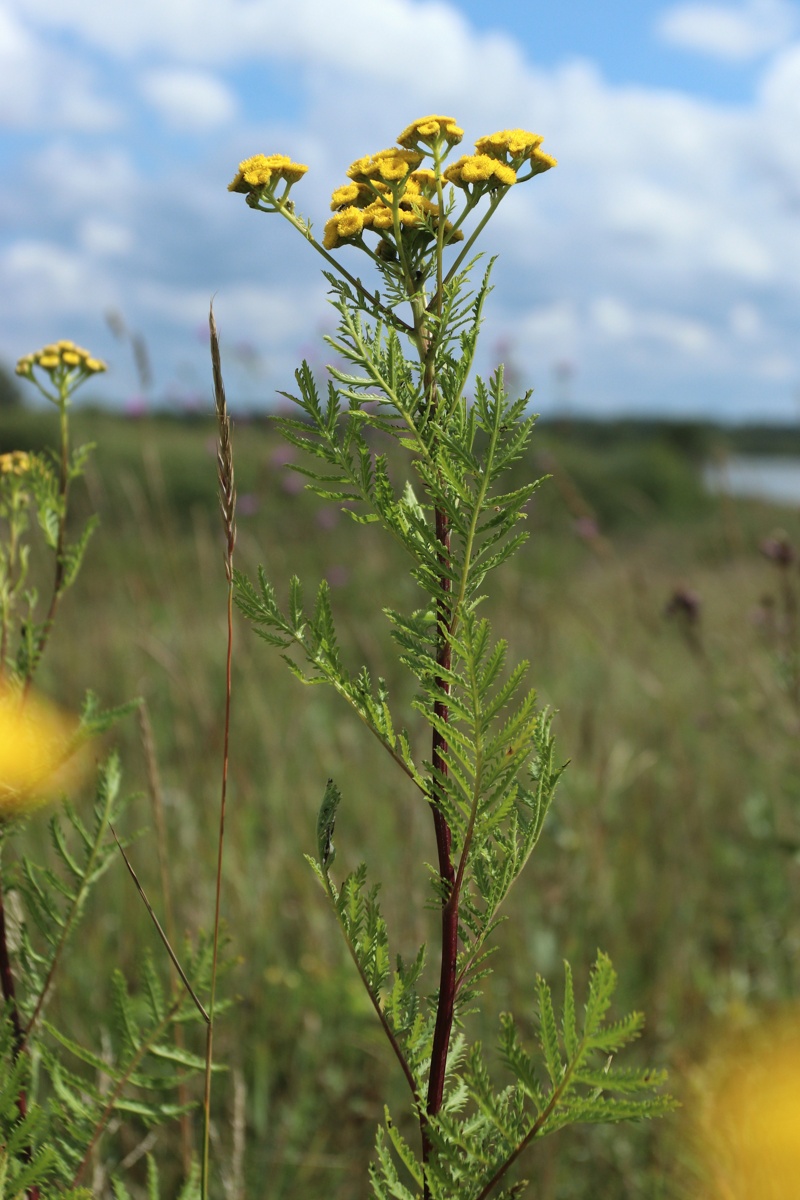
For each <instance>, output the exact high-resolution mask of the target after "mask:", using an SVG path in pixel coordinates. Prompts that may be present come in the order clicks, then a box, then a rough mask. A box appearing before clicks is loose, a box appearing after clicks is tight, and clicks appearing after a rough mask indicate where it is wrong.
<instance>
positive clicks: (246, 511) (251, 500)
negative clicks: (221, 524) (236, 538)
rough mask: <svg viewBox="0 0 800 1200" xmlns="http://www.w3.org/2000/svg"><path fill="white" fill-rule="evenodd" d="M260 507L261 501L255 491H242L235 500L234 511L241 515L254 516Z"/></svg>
mask: <svg viewBox="0 0 800 1200" xmlns="http://www.w3.org/2000/svg"><path fill="white" fill-rule="evenodd" d="M260 507H261V501H260V500H259V498H258V496H257V495H256V494H255V492H242V494H241V496H239V498H238V499H237V501H236V511H237V512H238V514H239V516H241V517H252V516H254V515H255V514H256V513H257V512H258V510H259V508H260Z"/></svg>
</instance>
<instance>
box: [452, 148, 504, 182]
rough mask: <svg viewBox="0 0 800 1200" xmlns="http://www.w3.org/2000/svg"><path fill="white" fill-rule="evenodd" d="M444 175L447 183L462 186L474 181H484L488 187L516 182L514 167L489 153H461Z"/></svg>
mask: <svg viewBox="0 0 800 1200" xmlns="http://www.w3.org/2000/svg"><path fill="white" fill-rule="evenodd" d="M444 177H445V179H446V180H447V181H448V183H454V184H455V185H456V187H463V188H466V187H469V186H470V184H476V183H485V184H487V185H488V186H489V187H511V185H512V184H514V183H516V182H517V173H516V171H515V170H514V168H513V167H510V166H508V164H507V163H504V162H501V161H500V160H499V159H498V158H492V157H491V155H489V154H465V155H463V156H462V157H461V158H459V160H458V162H454V163H453V164H452V166H449V167H448V168H447V170H446V171H445V173H444Z"/></svg>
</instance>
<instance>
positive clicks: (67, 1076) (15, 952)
mask: <svg viewBox="0 0 800 1200" xmlns="http://www.w3.org/2000/svg"><path fill="white" fill-rule="evenodd" d="M104 370H105V364H104V363H102V362H100V360H99V359H96V358H94V357H93V356H92V355H91V354H89V352H88V351H86V350H82V349H81V348H80V347H78V346H76V345H75V344H74V343H73V342H70V341H60V342H56V343H54V344H53V345H49V346H45V347H44V349H43V350H40V351H37V352H36V353H35V354H29V355H26V356H25V357H24V358H22V359H20V361H19V363H18V364H17V373H18V374H19V375H21V376H23V377H24V378H26V379H28V380H29V381H30V382H31V383H32V384H33V385H34V386H35V387H36V388H37V389H38V390H39V391H40V392H41V393H42V395H43V396H45V397H46V399H47V400H48V401H50V402H51V403H52V404H53V405H54V406H55V407H56V409H57V411H58V418H59V423H58V424H59V434H60V438H59V448H58V450H57V451H56V452H54V453H53V454H39V453H37V454H29V453H28V452H26V451H22V450H11V451H9V452H7V453H5V454H2V455H0V989H1V990H2V997H3V1011H2V1013H0V1197H8V1198H9V1200H11V1198H12V1197H13V1200H51V1198H52V1197H55V1196H60V1197H63V1198H64V1200H67V1198H69V1200H91V1198H92V1196H93V1195H94V1196H98V1197H99V1196H100V1195H103V1196H109V1195H111V1194H112V1192H111V1189H112V1188H113V1195H114V1197H115V1200H125V1197H127V1195H128V1193H127V1192H126V1190H125V1187H124V1184H123V1183H122V1182H121V1181H120V1180H119V1179H118V1178H113V1176H114V1175H115V1174H118V1172H119V1165H118V1164H119V1159H120V1155H119V1153H118V1152H116V1151H115V1149H114V1144H113V1138H112V1137H111V1136H110V1134H109V1129H110V1128H112V1127H114V1128H119V1127H120V1126H121V1125H122V1123H123V1122H124V1123H125V1126H126V1128H127V1130H128V1132H127V1133H126V1134H125V1138H126V1140H127V1139H128V1137H129V1134H130V1132H131V1130H134V1131H135V1129H136V1127H137V1126H138V1128H139V1130H140V1140H141V1138H143V1137H144V1136H146V1131H147V1129H148V1128H149V1127H152V1126H153V1125H160V1124H164V1123H165V1122H167V1121H171V1120H173V1119H174V1117H175V1115H176V1113H179V1112H180V1111H181V1109H180V1106H179V1105H176V1103H175V1091H176V1087H177V1088H178V1089H179V1090H180V1089H181V1088H182V1087H183V1085H184V1080H185V1077H186V1074H187V1072H191V1071H192V1070H198V1071H200V1070H203V1069H204V1067H205V1060H204V1059H203V1058H202V1057H198V1056H195V1055H193V1054H191V1053H189V1051H188V1050H187V1049H185V1047H184V1043H183V1038H182V1036H181V1033H180V1030H176V1023H183V1022H186V1021H187V1020H188V1021H191V1020H200V1019H203V1018H204V1010H203V1008H202V1005H201V1004H200V1002H199V1001H198V1000H197V991H198V990H199V991H202V989H203V986H204V984H205V983H206V982H207V981H208V979H209V977H210V973H211V952H210V946H205V945H202V946H201V947H200V948H199V949H198V950H194V951H193V950H191V949H190V948H187V951H186V959H187V961H186V963H185V969H184V970H183V977H182V978H183V981H182V982H180V981H178V979H177V977H176V978H175V983H174V986H173V987H172V988H171V989H170V988H168V987H165V985H164V982H163V980H162V978H161V973H160V972H159V971H158V970H157V969H156V967H155V965H154V963H153V962H152V961H151V960H150V959H149V958H148V957H146V956H144V957H143V959H142V966H141V977H140V979H139V980H138V981H137V982H136V984H135V985H133V986H130V987H129V985H128V983H126V981H125V979H124V977H123V976H122V974H121V972H119V971H110V972H109V976H110V978H109V985H110V988H111V991H112V994H113V1004H112V1005H111V1006H110V1011H109V1012H108V1013H107V1015H106V1018H105V1023H106V1024H107V1027H108V1028H107V1032H106V1033H104V1034H103V1038H102V1041H101V1040H100V1039H99V1038H98V1044H97V1045H93V1046H86V1045H83V1044H81V1043H80V1042H79V1040H78V1039H77V1037H76V1035H75V1032H74V1030H71V1029H64V1028H62V1027H60V1026H57V1025H56V1024H55V1023H54V1022H52V1021H51V1020H49V1019H48V1002H49V1000H50V999H51V997H52V995H53V992H54V990H55V989H57V988H58V984H59V979H60V976H61V972H62V968H63V965H64V962H65V959H66V955H67V953H68V952H69V949H70V943H71V941H72V939H73V936H74V934H75V931H76V929H77V927H78V925H79V923H80V920H81V918H82V916H83V913H84V910H85V907H86V901H87V898H88V895H89V892H90V891H91V889H92V888H93V887H94V885H95V884H96V883H97V882H98V881H99V880H100V879H101V877H102V876H103V875H104V873H105V871H106V870H107V868H108V867H109V866H110V865H111V863H112V862H114V861H115V860H116V859H118V857H119V855H118V851H117V846H116V844H115V841H114V837H113V836H112V831H111V828H110V827H111V825H112V822H116V820H117V819H118V818H119V816H120V815H121V813H122V810H123V808H124V807H125V804H126V800H125V799H124V797H123V795H122V794H121V791H120V769H119V762H118V760H117V757H116V755H114V754H113V753H112V754H110V755H109V756H108V757H106V758H105V759H104V760H103V761H101V763H100V765H99V768H98V771H97V782H96V785H95V789H94V803H93V805H92V804H91V803H90V804H88V805H85V806H82V807H81V808H78V807H77V806H76V807H73V805H72V804H70V803H69V802H68V801H66V798H65V790H66V789H67V788H69V789H70V790H71V789H73V788H75V787H77V785H78V783H80V779H79V777H78V774H77V772H76V771H75V769H74V766H75V762H76V756H77V757H78V758H79V754H80V751H81V748H82V747H85V746H86V743H87V742H88V741H89V739H90V738H92V737H93V736H94V735H96V734H99V733H102V732H104V731H105V730H107V729H109V728H110V727H111V725H112V724H113V723H114V721H115V720H116V719H117V718H118V717H119V716H121V715H122V714H123V713H125V712H127V711H129V709H130V708H131V707H133V706H132V705H126V706H123V707H121V708H119V709H117V710H115V711H102V710H101V708H100V706H99V703H98V701H97V699H96V698H95V697H94V696H92V695H91V694H90V695H89V696H88V697H87V698H86V701H85V703H84V706H83V710H82V712H81V714H80V717H79V718H75V719H70V718H67V717H65V716H64V715H63V714H61V713H59V712H58V711H57V710H56V709H55V708H54V707H53V706H52V705H50V704H47V703H46V702H45V701H44V700H43V699H42V698H41V697H39V696H37V694H36V693H35V692H34V691H32V690H31V684H32V682H33V679H34V675H35V674H36V672H37V669H38V668H39V666H40V663H41V661H42V658H43V656H44V654H45V651H46V649H47V646H48V642H49V639H50V634H51V632H52V629H53V625H54V622H55V619H56V616H57V613H58V610H59V606H60V603H61V600H62V598H63V595H64V593H65V592H66V590H67V589H68V588H69V587H70V585H71V584H72V583H73V582H74V580H75V577H76V575H77V573H78V570H79V568H80V565H81V561H82V558H83V555H84V551H85V549H86V546H87V543H88V540H89V536H90V534H91V531H92V528H93V526H94V521H90V522H89V523H88V525H87V526H85V527H84V529H83V530H82V531H81V532H79V533H78V534H77V535H75V536H73V535H72V534H71V532H70V529H69V525H70V522H69V520H68V517H69V513H68V501H69V497H70V492H71V487H72V484H73V483H74V482H75V480H76V479H77V478H78V477H79V476H80V475H81V474H82V471H83V467H84V464H85V462H86V458H87V455H88V453H89V451H90V450H91V447H81V448H79V449H78V450H76V451H74V452H73V451H71V449H70V438H69V412H70V404H71V401H72V397H73V395H74V393H75V390H76V389H77V388H78V387H79V386H80V385H81V384H83V383H84V382H85V381H86V380H88V379H89V378H90V377H92V376H94V375H96V374H98V373H100V372H102V371H104ZM37 525H38V526H39V529H40V532H41V535H42V538H43V541H44V543H45V549H46V551H47V554H48V555H49V562H48V561H47V559H45V561H44V563H43V565H42V570H41V571H39V572H38V574H41V573H42V571H44V575H43V577H44V578H45V579H47V580H49V586H48V588H47V590H46V591H45V593H44V596H43V599H42V601H41V603H40V600H39V596H38V594H37V591H36V588H35V587H34V586H33V583H32V579H31V576H32V575H33V574H37V573H36V572H33V570H32V569H29V568H30V567H31V535H32V534H33V533H34V530H35V528H36V526H37ZM70 767H72V768H73V769H72V770H71V771H70V769H69V768H70ZM57 799H61V800H63V801H64V804H63V807H62V810H61V811H58V812H57V813H56V815H54V816H53V817H52V818H51V820H50V841H51V853H50V854H49V856H47V855H45V856H41V855H39V854H37V855H36V857H32V856H31V855H30V854H29V853H27V852H26V846H25V837H24V835H25V821H26V818H27V817H28V815H29V814H30V813H31V812H32V811H34V810H35V809H36V808H38V806H39V805H40V804H41V803H42V802H43V801H44V800H50V801H55V800H57ZM98 1032H99V1031H98ZM87 1185H91V1187H89V1186H87ZM148 1185H149V1191H148V1194H149V1195H150V1196H152V1197H157V1195H158V1184H157V1178H156V1174H155V1167H154V1165H152V1164H151V1165H150V1168H149V1171H148ZM198 1193H199V1170H195V1171H194V1173H193V1174H192V1172H191V1170H190V1171H189V1177H188V1180H187V1183H186V1186H185V1188H184V1191H183V1193H182V1200H192V1198H193V1197H196V1196H197V1195H198Z"/></svg>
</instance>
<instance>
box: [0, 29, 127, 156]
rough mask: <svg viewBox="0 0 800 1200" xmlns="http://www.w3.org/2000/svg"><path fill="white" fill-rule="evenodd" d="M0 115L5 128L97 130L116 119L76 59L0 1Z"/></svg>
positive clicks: (112, 107)
mask: <svg viewBox="0 0 800 1200" xmlns="http://www.w3.org/2000/svg"><path fill="white" fill-rule="evenodd" d="M0 113H2V123H3V124H4V125H5V126H6V127H7V128H10V129H30V128H32V127H36V126H42V125H49V127H50V128H51V129H73V130H83V131H86V132H100V131H104V130H108V129H112V128H114V127H115V126H116V125H117V124H118V123H119V120H120V113H119V109H118V107H117V105H115V104H114V103H113V102H111V101H110V100H108V99H107V98H105V97H103V96H101V95H99V94H98V92H97V90H96V87H95V84H94V81H93V79H92V73H91V71H90V70H89V69H88V68H87V67H86V65H85V64H84V63H82V62H81V61H79V60H78V59H76V58H74V57H73V56H70V55H68V54H66V53H64V52H63V51H61V50H58V49H55V48H53V47H52V46H50V45H48V44H47V43H46V42H43V41H41V40H40V39H39V38H37V37H36V36H35V35H34V34H33V32H32V31H31V30H30V29H29V28H28V27H27V26H26V25H25V23H24V22H23V21H22V20H18V19H17V18H16V17H15V15H14V13H13V12H12V11H11V9H10V8H5V7H3V6H2V5H0Z"/></svg>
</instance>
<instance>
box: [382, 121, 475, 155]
mask: <svg viewBox="0 0 800 1200" xmlns="http://www.w3.org/2000/svg"><path fill="white" fill-rule="evenodd" d="M463 136H464V130H463V129H460V128H459V127H458V125H457V124H456V122H455V119H454V118H453V117H419V119H418V120H416V121H412V122H411V124H410V125H408V126H407V127H406V128H405V129H404V130H403V132H402V133H401V134H400V136H399V137H398V139H397V141H398V143H399V145H401V146H405V147H406V149H407V150H411V149H412V148H413V147H414V146H417V145H419V143H420V142H422V143H423V144H424V145H426V146H433V144H434V143H435V142H436V141H437V140H438V139H439V138H440V137H444V139H445V141H446V142H447V143H448V145H450V146H457V145H458V143H459V142H460V141H461V139H462V137H463Z"/></svg>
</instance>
